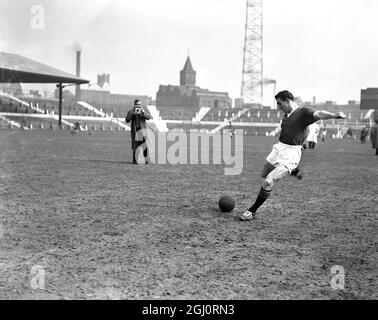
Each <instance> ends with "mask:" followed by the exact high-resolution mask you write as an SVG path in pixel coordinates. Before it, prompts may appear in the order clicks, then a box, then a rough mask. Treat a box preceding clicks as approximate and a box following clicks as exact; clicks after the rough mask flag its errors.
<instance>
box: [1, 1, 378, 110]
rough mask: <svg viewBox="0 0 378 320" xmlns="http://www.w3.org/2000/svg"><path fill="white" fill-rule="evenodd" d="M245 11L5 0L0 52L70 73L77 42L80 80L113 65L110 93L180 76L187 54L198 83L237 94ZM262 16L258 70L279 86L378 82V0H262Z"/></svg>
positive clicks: (320, 90)
mask: <svg viewBox="0 0 378 320" xmlns="http://www.w3.org/2000/svg"><path fill="white" fill-rule="evenodd" d="M35 6H39V7H38V10H39V11H34V10H37V9H36V7H35ZM41 7H42V8H43V10H44V25H43V24H41V20H38V21H39V22H40V23H39V24H37V27H38V28H36V18H37V14H38V17H40V15H39V14H40V13H41V11H40V8H41ZM245 10H246V1H245V0H190V1H189V0H159V1H156V0H87V1H77V0H38V1H36V0H1V1H0V51H3V52H11V53H17V54H20V55H24V56H26V57H29V58H32V59H35V60H37V61H40V62H43V63H46V64H48V65H51V66H54V67H56V68H58V69H61V70H64V71H66V72H71V73H75V50H76V49H78V48H80V49H81V50H82V68H81V76H82V77H83V78H86V79H88V80H91V81H92V82H95V81H96V79H97V76H96V75H97V74H100V73H110V75H111V76H110V80H111V83H110V85H111V91H112V92H113V93H126V94H147V95H149V96H151V97H153V98H155V97H156V92H157V90H158V88H159V85H160V84H178V83H179V71H180V70H181V69H182V68H183V66H184V63H185V60H186V57H187V55H188V52H189V53H190V58H191V61H192V64H193V67H194V69H195V70H196V71H197V85H198V86H200V87H202V88H208V89H210V90H215V91H223V92H224V91H226V92H228V93H229V95H230V97H231V98H233V99H235V98H238V97H239V96H240V87H241V79H242V60H243V41H244V25H245ZM263 15H264V17H263V21H264V77H265V78H270V79H275V80H276V81H277V90H290V91H292V92H293V93H294V95H295V96H300V97H301V98H302V100H304V101H311V100H312V98H313V96H316V99H317V101H326V100H332V101H336V102H338V103H346V102H347V101H348V100H357V101H359V100H360V90H361V89H363V88H366V87H377V86H378V76H377V75H378V33H377V30H378V19H377V17H378V1H376V0H316V1H315V0H305V1H304V0H284V1H283V0H280V1H278V0H263ZM272 100H273V86H266V87H265V88H264V104H266V105H268V104H270V103H271V102H272Z"/></svg>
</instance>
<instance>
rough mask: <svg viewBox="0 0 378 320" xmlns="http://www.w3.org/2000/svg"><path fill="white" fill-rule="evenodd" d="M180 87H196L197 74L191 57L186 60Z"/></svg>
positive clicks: (181, 72)
mask: <svg viewBox="0 0 378 320" xmlns="http://www.w3.org/2000/svg"><path fill="white" fill-rule="evenodd" d="M180 86H188V87H195V86H196V72H195V71H194V69H193V66H192V63H191V61H190V58H189V56H188V58H187V59H186V62H185V66H184V69H182V70H181V71H180Z"/></svg>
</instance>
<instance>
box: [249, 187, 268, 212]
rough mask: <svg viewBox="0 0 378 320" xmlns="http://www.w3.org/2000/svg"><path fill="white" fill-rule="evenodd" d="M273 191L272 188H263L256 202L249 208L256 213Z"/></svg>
mask: <svg viewBox="0 0 378 320" xmlns="http://www.w3.org/2000/svg"><path fill="white" fill-rule="evenodd" d="M271 192H272V190H265V189H264V188H261V189H260V192H259V194H258V196H257V199H256V201H255V203H254V204H253V206H252V207H250V208H249V209H248V210H249V211H251V212H253V213H256V211H257V209H258V208H260V207H261V205H262V204H263V203H264V202H265V200H266V199H268V198H269V197H270V194H271Z"/></svg>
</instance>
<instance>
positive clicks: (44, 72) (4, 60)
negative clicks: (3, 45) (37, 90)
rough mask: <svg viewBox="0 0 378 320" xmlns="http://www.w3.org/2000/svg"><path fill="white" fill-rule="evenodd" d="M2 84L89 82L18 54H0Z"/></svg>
mask: <svg viewBox="0 0 378 320" xmlns="http://www.w3.org/2000/svg"><path fill="white" fill-rule="evenodd" d="M0 82H13V83H74V84H83V83H88V82H89V81H88V80H85V79H82V78H80V77H77V76H75V75H72V74H69V73H67V72H64V71H61V70H58V69H55V68H53V67H50V66H48V65H45V64H43V63H40V62H37V61H35V60H32V59H29V58H26V57H23V56H20V55H18V54H13V53H5V52H0Z"/></svg>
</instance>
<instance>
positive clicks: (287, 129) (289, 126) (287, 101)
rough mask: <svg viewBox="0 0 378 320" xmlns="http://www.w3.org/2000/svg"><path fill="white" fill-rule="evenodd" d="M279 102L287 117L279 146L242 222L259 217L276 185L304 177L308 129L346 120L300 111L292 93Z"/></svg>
mask: <svg viewBox="0 0 378 320" xmlns="http://www.w3.org/2000/svg"><path fill="white" fill-rule="evenodd" d="M275 98H276V101H277V108H278V109H279V110H281V111H282V112H283V113H284V117H283V119H282V122H281V133H280V138H279V142H278V143H277V144H275V145H274V146H273V150H272V152H271V153H270V154H269V155H268V157H267V158H266V162H265V165H264V168H263V171H262V177H263V178H264V179H265V180H264V182H263V184H262V187H261V189H260V192H259V194H258V196H257V199H256V201H255V203H254V204H253V206H252V207H250V208H249V209H248V210H247V211H245V212H244V213H243V214H242V215H241V216H240V217H239V218H240V220H242V221H248V220H252V219H254V218H255V217H256V213H257V210H258V209H259V208H260V206H261V205H262V204H263V203H264V202H265V200H266V199H268V198H269V197H270V194H271V192H272V188H273V185H274V184H275V183H276V182H278V181H279V180H281V179H282V178H284V177H286V176H287V175H290V174H291V175H293V176H300V171H299V169H298V164H299V161H300V160H301V153H302V150H301V149H302V145H303V143H304V142H305V140H306V137H307V133H308V132H307V127H308V126H309V125H310V124H312V123H315V122H316V121H318V120H328V119H345V114H344V113H343V112H338V113H330V112H327V111H314V110H313V109H311V108H306V107H300V106H299V105H298V104H297V103H296V102H295V101H294V96H293V94H292V93H291V92H289V91H281V92H279V93H278V94H277V95H276V96H275Z"/></svg>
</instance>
